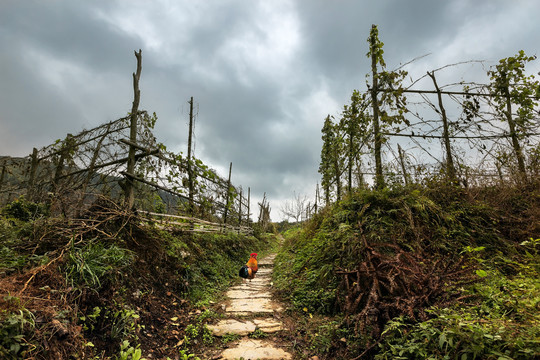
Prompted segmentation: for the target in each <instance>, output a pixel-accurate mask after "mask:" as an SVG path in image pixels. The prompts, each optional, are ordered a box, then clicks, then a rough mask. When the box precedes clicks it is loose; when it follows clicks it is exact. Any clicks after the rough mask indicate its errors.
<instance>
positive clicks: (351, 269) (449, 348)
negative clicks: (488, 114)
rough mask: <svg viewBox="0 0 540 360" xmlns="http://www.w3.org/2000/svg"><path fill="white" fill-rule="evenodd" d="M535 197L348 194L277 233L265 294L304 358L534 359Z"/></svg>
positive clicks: (448, 190)
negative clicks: (285, 317)
mask: <svg viewBox="0 0 540 360" xmlns="http://www.w3.org/2000/svg"><path fill="white" fill-rule="evenodd" d="M539 234H540V191H539V190H538V187H536V186H533V187H529V188H521V189H516V188H508V187H494V188H485V189H477V190H464V189H460V188H455V187H451V186H441V185H440V184H435V185H433V186H426V187H414V188H396V189H393V190H388V189H385V190H381V191H370V190H358V191H356V192H355V193H354V194H352V195H351V196H349V197H348V198H346V199H345V200H343V201H341V202H339V203H337V204H334V205H333V206H331V207H327V208H326V209H324V210H323V211H322V212H321V213H319V214H318V215H316V216H315V217H314V218H313V219H311V220H310V221H308V222H306V223H304V224H303V225H302V226H301V227H298V228H296V229H293V230H289V231H287V232H286V233H285V234H284V235H285V238H286V241H285V244H284V246H283V248H282V250H281V251H280V253H279V254H278V257H277V259H276V260H277V262H276V268H275V283H276V286H277V287H278V289H280V291H281V293H282V295H283V296H284V297H285V298H286V299H288V300H289V301H290V302H291V303H292V304H293V306H294V308H293V310H291V311H290V312H289V314H290V315H291V316H292V317H293V318H294V319H295V321H293V322H292V323H291V325H292V326H295V327H296V331H295V332H294V333H296V334H297V335H296V336H295V335H291V336H290V339H288V340H289V341H291V342H292V343H293V344H294V345H295V348H296V350H297V351H298V353H299V354H303V355H301V357H302V356H304V357H305V358H307V357H309V356H312V355H318V356H319V357H320V358H327V359H335V358H349V359H352V358H374V359H499V360H504V359H532V358H534V357H535V356H539V354H540V342H539V339H540V315H539V314H540V311H539V310H540V280H539V279H540V276H539V269H540V265H539V260H540V254H539V252H540V239H538V237H539Z"/></svg>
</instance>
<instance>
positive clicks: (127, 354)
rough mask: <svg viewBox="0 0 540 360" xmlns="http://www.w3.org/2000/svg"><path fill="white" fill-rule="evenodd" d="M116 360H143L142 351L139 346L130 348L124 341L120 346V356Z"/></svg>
mask: <svg viewBox="0 0 540 360" xmlns="http://www.w3.org/2000/svg"><path fill="white" fill-rule="evenodd" d="M116 360H144V358H143V357H142V351H141V349H140V346H139V345H136V346H135V347H133V346H131V345H130V343H129V341H128V340H124V341H123V342H122V343H121V344H120V354H119V355H118V356H117V357H116Z"/></svg>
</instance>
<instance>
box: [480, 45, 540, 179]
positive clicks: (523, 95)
mask: <svg viewBox="0 0 540 360" xmlns="http://www.w3.org/2000/svg"><path fill="white" fill-rule="evenodd" d="M535 59H536V56H527V55H525V52H524V51H523V50H520V51H519V53H518V54H517V55H515V56H511V57H508V58H504V59H501V60H500V61H499V64H497V65H496V66H495V67H494V68H492V69H491V70H489V71H488V76H489V77H490V80H491V83H490V85H489V91H490V93H491V94H492V95H494V97H493V100H494V102H495V109H496V112H497V114H498V115H499V116H500V117H501V118H502V119H503V121H506V122H507V123H508V127H509V129H510V137H511V141H512V148H513V151H514V154H515V156H516V160H517V163H518V170H519V174H520V176H521V177H522V178H523V179H525V180H526V169H525V158H524V155H523V149H522V147H523V146H522V142H523V141H524V139H525V138H527V135H526V134H527V133H528V132H530V130H532V129H534V127H535V126H536V124H535V121H534V119H535V116H536V115H535V113H536V110H537V107H538V99H539V98H540V81H539V80H537V79H536V78H535V76H534V75H527V74H526V73H525V65H526V64H527V63H528V62H531V61H533V60H535Z"/></svg>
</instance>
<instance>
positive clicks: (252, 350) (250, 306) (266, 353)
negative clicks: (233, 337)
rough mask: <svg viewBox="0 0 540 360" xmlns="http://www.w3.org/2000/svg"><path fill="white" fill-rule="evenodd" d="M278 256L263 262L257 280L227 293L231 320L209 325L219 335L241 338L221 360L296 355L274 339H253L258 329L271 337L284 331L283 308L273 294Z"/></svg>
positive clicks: (246, 359) (235, 287)
mask: <svg viewBox="0 0 540 360" xmlns="http://www.w3.org/2000/svg"><path fill="white" fill-rule="evenodd" d="M274 256H275V255H270V256H267V257H266V258H264V259H261V260H260V261H259V271H257V274H256V276H255V279H253V280H252V281H251V282H250V281H249V280H247V281H246V282H245V283H242V284H240V285H237V286H234V287H232V288H231V289H230V290H229V291H228V292H227V294H226V296H227V300H226V302H225V304H224V305H225V313H226V317H227V318H226V319H223V320H221V321H220V322H219V323H218V324H216V325H209V326H208V327H209V328H210V330H212V332H213V334H214V335H215V336H224V335H226V334H237V335H239V336H241V338H240V340H239V341H236V342H234V343H231V344H230V347H229V348H227V349H225V350H224V351H223V352H222V353H221V357H220V359H240V358H243V359H244V360H250V359H251V360H256V359H260V360H265V359H266V360H271V359H292V355H291V354H290V353H288V352H287V351H285V350H283V349H282V348H280V347H278V346H277V345H276V343H275V342H274V341H272V339H271V336H267V337H265V338H264V339H253V338H250V337H249V335H250V334H252V333H254V332H255V331H257V330H258V331H259V332H262V333H265V334H269V335H271V334H274V333H277V332H279V331H282V330H283V324H282V323H281V321H279V313H280V312H281V311H282V308H281V307H280V306H279V304H277V303H276V302H275V301H273V300H272V294H271V292H270V288H271V286H272V268H273V265H274Z"/></svg>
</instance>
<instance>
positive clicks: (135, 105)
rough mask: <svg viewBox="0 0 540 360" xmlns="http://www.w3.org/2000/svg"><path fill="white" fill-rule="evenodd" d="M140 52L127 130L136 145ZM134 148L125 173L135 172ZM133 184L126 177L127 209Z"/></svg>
mask: <svg viewBox="0 0 540 360" xmlns="http://www.w3.org/2000/svg"><path fill="white" fill-rule="evenodd" d="M141 54H142V51H141V49H139V52H136V51H135V57H136V58H137V72H136V73H133V106H132V107H131V118H130V128H129V140H130V141H131V142H132V143H137V118H138V112H139V102H140V100H141V91H140V90H139V80H140V78H141V70H142V55H141ZM135 161H136V160H135V146H133V145H130V146H129V155H128V162H127V173H128V174H133V173H134V172H135ZM134 187H135V182H134V179H133V178H131V177H129V176H127V177H126V187H125V205H126V207H128V208H130V209H131V208H132V207H133V203H134V202H135V191H134V190H135V189H134Z"/></svg>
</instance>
